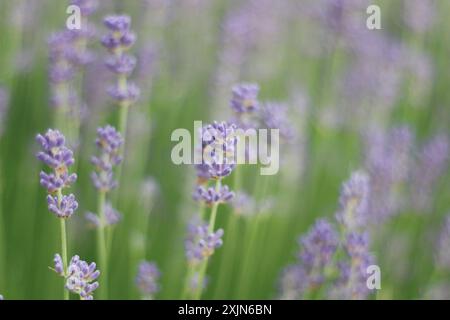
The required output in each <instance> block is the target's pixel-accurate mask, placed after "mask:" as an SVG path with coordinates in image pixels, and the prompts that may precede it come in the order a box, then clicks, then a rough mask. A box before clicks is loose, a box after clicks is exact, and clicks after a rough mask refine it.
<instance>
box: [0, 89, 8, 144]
mask: <svg viewBox="0 0 450 320" xmlns="http://www.w3.org/2000/svg"><path fill="white" fill-rule="evenodd" d="M8 104H9V95H8V92H7V91H6V90H5V89H4V88H2V87H0V136H1V135H2V134H3V131H4V123H5V119H6V115H7V111H8Z"/></svg>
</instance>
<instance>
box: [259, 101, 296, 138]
mask: <svg viewBox="0 0 450 320" xmlns="http://www.w3.org/2000/svg"><path fill="white" fill-rule="evenodd" d="M261 117H262V121H263V122H264V126H265V127H266V128H268V129H278V130H279V131H280V136H281V138H283V139H285V140H286V141H292V140H293V139H294V138H295V130H294V126H293V125H292V123H291V121H290V120H289V110H288V107H287V105H285V104H283V103H277V102H266V103H264V104H263V105H262V107H261Z"/></svg>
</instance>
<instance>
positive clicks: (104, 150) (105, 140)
mask: <svg viewBox="0 0 450 320" xmlns="http://www.w3.org/2000/svg"><path fill="white" fill-rule="evenodd" d="M95 144H96V145H97V148H98V149H99V151H100V154H99V155H98V156H94V157H92V159H91V161H92V164H93V165H94V166H95V169H96V171H95V172H93V173H92V175H91V178H92V182H93V183H94V185H95V187H96V188H97V189H98V190H100V191H103V192H108V191H110V190H112V189H114V188H115V187H116V186H117V182H116V180H114V174H113V168H114V166H117V165H118V164H119V163H120V162H121V161H122V157H121V156H120V154H119V152H120V147H121V145H122V144H123V139H122V136H121V135H120V133H119V132H118V131H117V130H116V129H115V128H114V127H112V126H110V125H107V126H106V127H104V128H98V129H97V139H96V140H95Z"/></svg>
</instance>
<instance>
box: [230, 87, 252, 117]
mask: <svg viewBox="0 0 450 320" xmlns="http://www.w3.org/2000/svg"><path fill="white" fill-rule="evenodd" d="M232 93H233V97H232V98H231V101H230V106H231V108H232V109H233V110H234V111H235V112H237V113H245V112H249V111H254V110H255V109H257V108H258V93H259V86H258V85H257V84H253V83H241V84H238V85H235V86H234V87H233V88H232Z"/></svg>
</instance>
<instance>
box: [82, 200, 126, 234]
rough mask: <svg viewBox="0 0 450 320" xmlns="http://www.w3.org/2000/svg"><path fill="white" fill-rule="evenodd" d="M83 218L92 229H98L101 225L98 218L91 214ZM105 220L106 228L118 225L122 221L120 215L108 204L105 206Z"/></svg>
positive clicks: (88, 213)
mask: <svg viewBox="0 0 450 320" xmlns="http://www.w3.org/2000/svg"><path fill="white" fill-rule="evenodd" d="M85 218H86V220H87V221H88V222H89V224H91V225H92V226H94V227H97V228H98V227H99V226H100V225H101V221H100V217H99V216H98V215H96V214H95V213H93V212H87V213H86V214H85ZM105 219H106V221H105V225H107V226H111V225H115V224H118V223H119V222H120V220H122V215H121V214H120V212H119V211H117V210H116V209H114V208H113V206H112V205H111V203H110V202H107V203H106V204H105Z"/></svg>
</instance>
